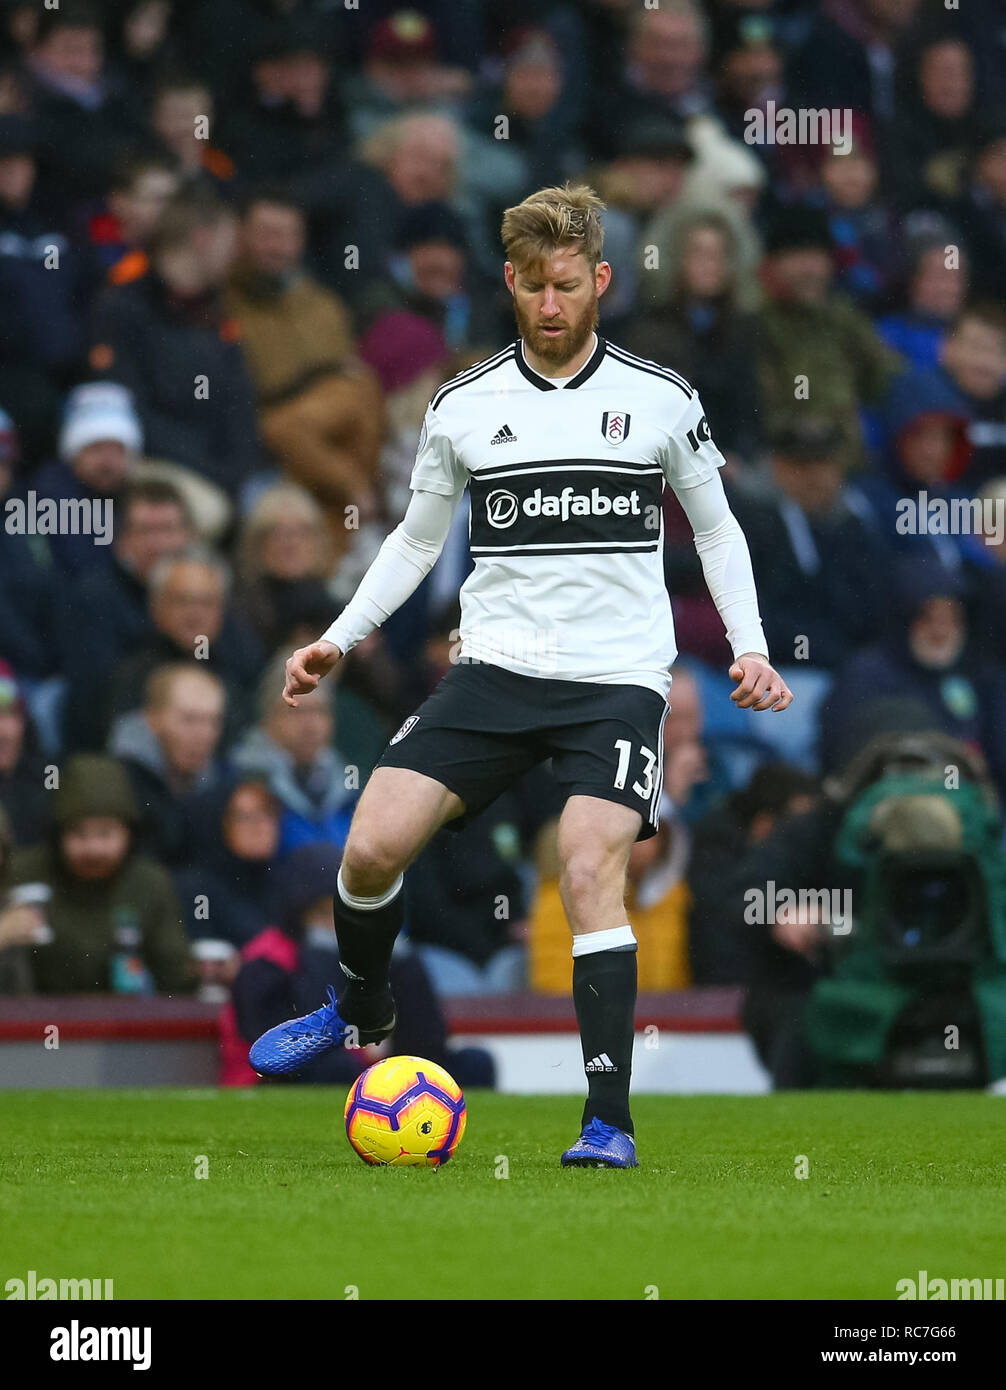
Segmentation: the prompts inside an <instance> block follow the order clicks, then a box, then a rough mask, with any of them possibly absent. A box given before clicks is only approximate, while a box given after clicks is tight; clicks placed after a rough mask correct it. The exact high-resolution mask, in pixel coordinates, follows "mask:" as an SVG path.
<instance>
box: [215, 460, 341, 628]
mask: <svg viewBox="0 0 1006 1390" xmlns="http://www.w3.org/2000/svg"><path fill="white" fill-rule="evenodd" d="M331 572H332V543H331V539H330V537H329V533H328V528H327V527H326V525H325V517H324V514H323V513H322V511H321V508H320V507H319V506H318V504H317V502H315V500H314V499H313V497H312V496H311V494H310V493H309V492H305V490H304V489H303V488H300V487H297V486H296V485H295V484H292V483H280V484H278V485H277V486H276V487H272V488H269V489H268V490H267V491H265V492H263V493H261V494H260V495H259V498H258V500H257V502H256V503H255V505H254V507H252V509H251V511H250V512H249V513H248V515H247V516H246V517H245V519H244V522H243V524H242V528H241V535H240V538H239V540H238V561H237V578H238V584H237V587H236V589H235V594H234V603H235V610H236V612H238V613H240V614H241V615H242V616H243V617H244V618H245V619H246V620H247V621H248V622H249V623H250V624H251V626H252V627H253V628H254V629H255V631H256V633H257V634H258V637H259V641H260V642H261V643H262V648H263V650H264V651H266V652H274V651H276V650H277V648H278V647H280V646H281V645H282V644H283V643H285V642H286V641H287V639H288V637H289V635H290V633H291V632H292V631H293V629H294V628H295V627H297V626H299V625H301V624H303V623H309V624H312V625H313V626H315V627H317V628H318V630H319V631H324V629H325V628H326V627H327V626H328V623H329V622H330V621H331V618H330V617H329V616H327V615H329V614H331V612H332V606H333V605H332V599H331V598H330V597H329V593H328V588H327V584H326V581H327V580H328V578H329V577H330V575H331Z"/></svg>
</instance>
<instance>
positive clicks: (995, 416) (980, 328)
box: [880, 301, 1006, 489]
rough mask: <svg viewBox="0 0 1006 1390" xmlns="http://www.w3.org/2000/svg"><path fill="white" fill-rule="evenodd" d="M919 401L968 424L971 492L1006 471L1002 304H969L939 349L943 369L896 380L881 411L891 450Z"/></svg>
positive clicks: (1005, 358) (1005, 359)
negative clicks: (904, 423) (905, 421)
mask: <svg viewBox="0 0 1006 1390" xmlns="http://www.w3.org/2000/svg"><path fill="white" fill-rule="evenodd" d="M920 402H921V403H925V405H926V406H927V407H928V409H929V410H930V411H932V412H936V413H939V414H942V415H948V416H951V417H954V418H958V417H960V418H963V419H965V420H966V421H967V439H968V444H969V446H970V462H969V463H968V467H967V473H966V475H964V477H963V482H964V483H965V484H966V485H967V486H968V487H969V488H972V489H973V488H975V487H978V486H979V485H980V484H982V483H984V482H987V481H988V480H989V479H990V478H995V477H999V476H1001V475H1002V474H1003V473H1004V472H1006V311H1004V310H1003V309H1002V307H1001V306H1000V305H999V304H997V303H992V302H989V301H974V302H972V303H970V304H967V305H965V307H964V308H963V309H962V310H961V312H960V314H959V315H958V316H957V319H956V321H955V323H954V326H953V329H952V330H951V331H950V332H949V333H948V334H947V336H946V338H945V340H944V342H943V344H942V346H941V347H940V354H939V364H938V365H937V366H936V367H930V368H928V369H927V368H917V369H916V370H914V371H908V372H905V373H904V374H903V375H902V376H900V377H899V378H898V380H897V381H895V383H894V384H893V386H892V387H891V389H890V392H889V393H888V395H887V398H886V400H885V401H884V404H883V409H882V411H881V412H880V423H881V427H882V429H883V432H884V439H885V441H886V443H887V446H888V448H891V449H893V448H894V447H896V441H897V435H898V431H899V430H900V429H901V428H902V425H903V422H904V420H905V418H906V417H910V416H911V415H913V414H914V413H915V412H917V411H918V408H919V404H920ZM955 476H958V477H960V476H961V474H960V470H959V469H958V470H957V473H956V474H955Z"/></svg>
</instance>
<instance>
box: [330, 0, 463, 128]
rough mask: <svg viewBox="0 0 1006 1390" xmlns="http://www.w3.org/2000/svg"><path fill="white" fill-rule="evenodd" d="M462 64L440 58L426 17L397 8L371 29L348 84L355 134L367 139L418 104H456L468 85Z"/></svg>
mask: <svg viewBox="0 0 1006 1390" xmlns="http://www.w3.org/2000/svg"><path fill="white" fill-rule="evenodd" d="M471 83H472V79H471V75H470V73H468V72H466V71H465V69H464V68H460V67H449V66H447V65H445V64H443V63H442V62H441V61H440V57H439V54H438V52H437V37H436V33H435V31H434V28H433V24H432V22H431V21H430V19H429V17H428V16H427V15H425V14H421V13H420V12H419V11H418V10H412V9H406V8H403V9H401V10H396V11H395V12H394V13H393V14H391V15H389V16H388V17H387V18H386V19H382V20H381V21H380V22H379V23H378V24H377V25H376V26H375V27H374V29H373V30H372V32H371V35H370V38H369V41H368V43H367V48H366V52H365V54H364V57H363V63H362V65H361V68H360V71H359V73H358V74H356V75H355V76H353V77H351V78H350V80H349V82H348V84H347V89H346V108H347V110H348V111H349V113H350V115H349V122H350V128H351V131H352V133H353V135H354V136H355V137H356V138H357V139H358V140H359V139H365V138H366V137H367V136H368V135H371V134H373V132H374V131H375V130H376V129H377V128H378V127H379V126H381V125H382V124H383V123H384V122H385V121H388V120H391V119H393V118H394V117H396V116H401V115H403V114H404V113H405V112H407V111H415V110H418V109H421V108H424V107H426V108H429V109H447V110H450V109H454V108H455V107H457V106H458V105H459V103H460V101H461V100H462V98H464V97H465V96H467V94H468V92H469V91H470V89H471Z"/></svg>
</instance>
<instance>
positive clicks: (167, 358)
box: [91, 271, 260, 497]
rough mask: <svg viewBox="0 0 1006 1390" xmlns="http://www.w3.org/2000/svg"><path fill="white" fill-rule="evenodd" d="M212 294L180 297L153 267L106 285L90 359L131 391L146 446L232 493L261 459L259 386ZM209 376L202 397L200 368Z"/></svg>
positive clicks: (150, 452) (157, 455)
mask: <svg viewBox="0 0 1006 1390" xmlns="http://www.w3.org/2000/svg"><path fill="white" fill-rule="evenodd" d="M236 334H237V329H236V326H235V325H234V324H233V323H231V322H230V321H229V320H227V319H225V318H224V317H223V314H222V311H221V308H220V305H219V301H218V299H217V297H216V296H215V295H206V296H203V297H201V298H199V299H192V300H182V299H180V298H179V297H178V296H177V295H175V294H173V293H172V291H171V290H170V289H169V288H168V286H167V285H166V284H165V282H164V281H163V280H162V279H160V277H159V276H158V275H156V274H155V273H154V272H153V271H148V272H147V273H146V274H145V275H142V276H140V277H139V278H138V279H136V280H134V281H132V283H130V284H125V285H112V286H109V287H108V288H106V289H105V290H103V291H102V293H101V294H100V295H99V296H98V299H97V300H96V302H95V306H94V322H93V331H92V341H93V342H94V344H95V346H94V348H93V349H92V353H91V359H92V364H93V365H94V367H95V369H96V370H97V371H100V372H102V373H107V374H108V375H109V376H110V377H111V378H113V379H114V380H115V381H118V382H121V383H122V384H123V385H124V386H127V387H129V389H130V390H131V391H132V392H133V397H134V399H135V401H136V406H137V409H138V411H139V413H140V417H141V419H142V421H143V433H144V440H145V447H146V452H147V453H148V455H150V456H151V457H154V458H163V459H169V460H170V461H171V462H173V463H182V464H185V465H186V466H187V467H189V468H192V469H195V471H196V472H198V473H200V474H202V475H203V477H206V478H209V479H210V481H211V482H214V483H217V484H218V486H220V487H222V488H223V489H224V491H225V492H227V493H229V494H230V495H231V496H232V497H233V496H235V495H236V494H237V492H238V490H239V488H240V486H241V484H242V482H243V481H244V480H245V479H246V478H247V477H248V476H249V474H251V473H253V472H255V470H256V469H257V468H258V467H259V463H260V448H259V439H258V432H257V425H256V419H255V391H254V387H253V386H252V383H251V379H250V377H249V375H248V372H247V370H246V369H245V363H244V358H243V356H242V354H241V347H240V344H239V343H238V341H237V337H236ZM203 376H204V377H206V378H207V379H208V385H207V386H206V391H207V394H206V396H205V398H197V396H196V389H197V383H196V378H197V377H203Z"/></svg>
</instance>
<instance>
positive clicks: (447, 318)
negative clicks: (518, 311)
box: [361, 202, 510, 352]
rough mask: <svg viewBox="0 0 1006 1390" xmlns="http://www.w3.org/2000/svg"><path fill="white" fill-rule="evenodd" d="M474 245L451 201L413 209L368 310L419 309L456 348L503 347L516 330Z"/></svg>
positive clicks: (407, 214) (373, 312) (374, 315)
mask: <svg viewBox="0 0 1006 1390" xmlns="http://www.w3.org/2000/svg"><path fill="white" fill-rule="evenodd" d="M469 250H470V248H469V241H468V235H467V232H466V230H465V224H464V221H463V220H462V218H461V217H459V215H458V214H457V213H456V212H455V211H454V209H453V208H451V207H450V206H449V205H448V204H447V203H439V202H433V203H421V204H420V205H419V206H418V207H414V208H409V209H407V211H406V212H405V213H404V215H403V217H402V219H401V221H400V223H399V227H398V236H397V238H396V249H395V252H394V254H393V255H392V256H391V257H390V259H389V261H388V265H387V271H386V274H385V275H384V277H383V278H382V279H381V280H379V281H377V282H376V283H375V284H373V285H372V286H371V287H370V289H369V291H368V294H367V297H366V299H365V301H364V303H363V305H362V306H361V310H362V312H363V313H364V314H365V316H366V317H367V318H368V319H370V320H373V319H375V318H377V317H378V316H380V315H383V314H389V313H394V312H396V311H401V310H405V311H407V312H409V313H411V314H419V315H421V316H422V317H423V318H426V319H428V320H429V321H430V323H432V324H433V325H434V326H435V327H436V328H437V329H439V330H440V332H441V333H442V334H443V337H444V341H445V342H446V344H447V346H448V348H449V349H450V350H451V351H452V352H460V351H464V350H466V349H469V348H478V349H484V350H485V351H489V350H491V349H493V348H494V347H496V346H499V345H500V344H501V343H502V341H503V336H502V335H503V333H504V331H505V332H506V333H509V330H510V322H509V312H508V321H507V322H506V328H505V330H504V328H503V324H502V322H501V320H502V313H501V312H500V310H502V309H503V307H504V306H503V305H502V303H500V302H499V300H498V299H497V300H496V302H494V295H493V287H492V286H491V285H487V284H485V283H484V282H483V281H482V278H481V277H480V276H477V275H476V274H475V273H474V272H473V270H472V268H471V265H470V258H469ZM506 309H507V310H509V305H507V306H506Z"/></svg>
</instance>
